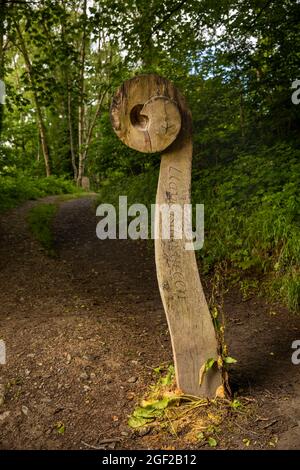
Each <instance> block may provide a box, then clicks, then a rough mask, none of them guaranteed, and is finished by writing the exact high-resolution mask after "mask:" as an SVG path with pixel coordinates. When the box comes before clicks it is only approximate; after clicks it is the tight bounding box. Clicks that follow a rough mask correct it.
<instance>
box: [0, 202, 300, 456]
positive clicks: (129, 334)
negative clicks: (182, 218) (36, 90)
mask: <svg viewBox="0 0 300 470" xmlns="http://www.w3.org/2000/svg"><path fill="white" fill-rule="evenodd" d="M57 200H58V199H57V198H46V199H44V200H43V201H38V202H33V201H30V202H28V203H26V204H25V205H23V206H22V207H20V208H17V209H15V210H13V211H10V212H9V213H6V214H4V215H2V216H1V218H0V285H1V291H0V339H1V338H2V339H4V340H5V343H6V347H7V364H6V365H0V394H1V385H2V391H3V389H4V388H5V397H4V403H3V404H2V405H0V449H85V448H89V446H90V448H92V447H105V448H117V449H140V448H141V449H142V448H143V449H145V448H146V449H160V448H174V449H180V448H181V449H182V448H198V447H199V448H200V447H201V448H208V446H207V445H203V443H202V444H201V443H197V440H196V441H195V440H193V439H188V438H187V436H188V435H190V434H191V433H190V431H191V430H189V429H188V423H187V429H183V430H182V432H181V433H179V434H178V435H177V436H175V437H174V435H172V433H170V431H169V430H168V429H167V428H166V429H161V430H159V431H158V430H157V429H155V430H151V429H150V430H149V429H147V430H146V431H142V432H133V431H132V430H131V429H129V428H128V426H127V419H128V415H129V414H130V413H131V412H132V410H133V409H134V407H135V404H136V403H137V402H138V400H139V399H140V397H141V396H143V394H144V393H145V392H146V391H147V390H148V389H149V386H150V384H151V383H153V380H154V374H153V367H156V366H158V365H160V364H162V363H166V364H169V363H171V362H172V354H171V347H170V339H169V334H168V329H167V324H166V320H165V316H164V312H163V308H162V304H161V301H160V297H159V292H158V287H157V282H156V275H155V265H154V256H153V253H152V251H151V250H149V249H148V246H147V243H145V242H141V241H139V242H137V241H130V240H122V241H121V240H120V241H118V240H116V241H113V240H107V241H100V240H98V239H97V238H96V234H95V228H96V223H97V220H96V217H95V209H94V201H93V199H92V198H89V197H85V198H80V199H71V200H68V201H64V202H60V209H59V212H58V215H57V217H56V219H55V224H54V228H53V229H54V234H55V248H56V252H57V257H55V258H50V257H48V256H47V255H46V254H45V253H44V251H43V250H42V249H41V247H40V246H39V244H38V243H37V242H36V241H35V240H33V239H32V237H31V235H30V233H29V232H28V228H27V224H26V214H27V211H28V210H29V209H30V208H31V207H32V206H33V205H34V204H38V203H41V202H51V201H57ZM207 293H208V294H209V288H208V287H207ZM225 313H226V319H227V343H228V345H229V349H230V355H231V356H233V357H235V358H237V359H238V363H237V364H236V365H234V366H233V367H232V370H231V383H232V388H233V390H234V392H235V393H236V394H237V395H238V396H239V397H245V398H240V399H241V401H242V402H243V403H245V404H246V405H245V407H244V408H243V410H228V411H227V412H226V416H225V419H224V420H223V422H222V423H221V424H220V426H219V429H217V431H216V433H217V434H216V440H217V443H218V445H217V448H220V449H245V448H248V449H251V448H254V449H263V448H264V449H266V448H268V449H273V448H280V449H297V448H300V366H298V367H297V366H295V365H293V364H292V363H291V354H292V349H291V344H292V341H294V340H296V339H300V318H299V317H297V316H293V315H291V314H290V313H289V312H288V311H287V310H286V309H284V308H282V307H280V306H279V305H271V304H268V303H267V302H266V301H264V300H263V299H261V298H257V297H252V298H250V299H249V300H248V301H242V298H241V295H240V293H239V292H238V291H236V290H232V291H231V292H229V293H228V294H227V295H226V298H225ZM0 401H1V397H0ZM247 404H248V405H247ZM107 440H108V442H107ZM104 441H105V442H104Z"/></svg>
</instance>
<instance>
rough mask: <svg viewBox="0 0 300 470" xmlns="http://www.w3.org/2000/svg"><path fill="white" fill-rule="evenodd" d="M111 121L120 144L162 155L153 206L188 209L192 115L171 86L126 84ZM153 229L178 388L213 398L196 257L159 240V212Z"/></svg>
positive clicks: (217, 381)
mask: <svg viewBox="0 0 300 470" xmlns="http://www.w3.org/2000/svg"><path fill="white" fill-rule="evenodd" d="M111 121H112V125H113V128H114V130H115V132H116V134H117V135H118V137H119V138H120V139H121V140H122V141H123V142H124V144H126V145H128V146H129V147H131V148H133V149H135V150H138V151H140V152H162V157H161V167H160V174H159V181H158V188H157V196H156V204H180V205H181V206H183V205H184V204H187V203H189V202H190V191H191V189H190V188H191V165H192V121H191V113H190V111H189V109H188V107H187V105H186V102H185V100H184V98H183V96H182V95H181V94H180V93H179V92H178V90H177V89H176V88H175V87H174V86H173V84H172V83H171V82H169V81H168V80H166V79H164V78H162V77H160V76H158V75H155V74H149V75H140V76H137V77H134V78H132V79H131V80H128V81H126V82H125V83H123V85H122V86H121V87H120V89H119V90H118V91H117V93H116V94H115V96H114V99H113V102H112V106H111ZM155 224H156V229H157V230H158V237H157V239H156V240H155V260H156V269H157V278H158V284H159V290H160V294H161V298H162V302H163V306H164V309H165V313H166V316H167V321H168V325H169V330H170V335H171V341H172V348H173V354H174V363H175V371H176V380H177V385H178V387H179V388H180V389H181V390H182V391H183V392H185V393H187V394H190V395H194V396H202V397H214V396H215V395H216V391H217V389H218V388H219V387H220V386H221V385H222V376H221V372H220V371H219V370H218V368H217V366H216V365H215V366H213V367H212V368H211V369H210V370H208V371H207V373H205V374H204V376H203V380H201V381H200V380H199V373H200V370H201V367H202V366H203V365H204V364H205V363H206V361H207V360H208V359H217V357H218V345H217V340H216V335H215V331H214V327H213V323H212V319H211V316H210V312H209V309H208V306H207V302H206V300H205V296H204V292H203V289H202V285H201V281H200V278H199V273H198V268H197V263H196V258H195V252H194V251H193V250H186V248H185V243H186V240H185V239H184V238H182V239H174V238H171V239H169V240H167V239H163V238H162V237H161V236H160V235H161V224H160V213H159V212H156V215H155ZM202 370H203V369H202ZM200 375H202V374H200ZM200 382H201V384H200Z"/></svg>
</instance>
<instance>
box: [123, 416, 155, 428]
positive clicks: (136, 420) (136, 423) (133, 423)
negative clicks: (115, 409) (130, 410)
mask: <svg viewBox="0 0 300 470" xmlns="http://www.w3.org/2000/svg"><path fill="white" fill-rule="evenodd" d="M151 421H153V420H149V419H145V418H142V417H140V416H139V417H137V416H130V418H129V420H128V426H130V427H131V428H133V429H136V428H141V427H143V426H146V425H147V424H148V423H150V422H151Z"/></svg>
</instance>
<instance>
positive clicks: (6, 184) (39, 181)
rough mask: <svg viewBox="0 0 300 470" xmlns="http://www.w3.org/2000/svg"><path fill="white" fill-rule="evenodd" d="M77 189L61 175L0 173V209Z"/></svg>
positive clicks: (72, 191)
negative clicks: (12, 174) (36, 175)
mask: <svg viewBox="0 0 300 470" xmlns="http://www.w3.org/2000/svg"><path fill="white" fill-rule="evenodd" d="M77 191H78V188H76V186H75V185H74V184H73V183H72V182H71V181H69V180H66V179H64V178H62V177H60V178H58V177H55V176H50V177H49V178H34V177H31V176H27V175H23V174H16V175H15V176H2V175H0V196H1V199H0V211H4V210H6V209H10V208H11V207H14V206H16V205H17V204H19V203H21V202H23V201H26V200H28V199H37V198H39V197H44V196H48V195H54V194H66V193H74V192H77Z"/></svg>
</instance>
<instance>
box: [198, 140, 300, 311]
mask: <svg viewBox="0 0 300 470" xmlns="http://www.w3.org/2000/svg"><path fill="white" fill-rule="evenodd" d="M299 157H300V151H299V150H298V149H296V148H293V147H291V146H288V145H286V144H280V145H276V146H274V147H272V148H263V149H261V150H260V152H259V153H255V154H251V155H247V154H242V155H240V156H239V157H238V158H236V159H235V160H234V162H232V163H229V164H227V165H226V166H224V165H222V166H221V165H219V166H216V167H214V168H213V169H212V168H211V169H207V170H203V171H202V172H201V173H196V174H195V175H194V191H193V200H194V203H196V202H197V203H203V202H204V204H205V230H206V232H205V242H204V247H203V250H201V252H200V253H199V255H200V258H201V260H202V266H203V270H204V271H205V272H209V271H211V269H213V267H214V266H215V265H216V264H217V263H219V262H220V261H224V260H226V261H227V262H228V263H229V265H230V266H231V268H232V269H233V270H237V271H240V272H244V273H246V274H247V273H251V272H252V273H253V272H254V273H255V274H256V275H264V274H269V275H271V279H272V282H271V284H270V285H269V287H270V286H271V291H272V290H273V292H275V291H276V292H277V295H278V299H281V300H283V301H284V302H285V303H286V304H287V305H288V306H289V307H290V308H292V309H296V308H297V306H298V305H299V300H300V296H299V271H298V268H297V266H299V260H300V239H299V222H300V221H299V191H298V186H299V176H300V162H299ZM272 286H273V288H272Z"/></svg>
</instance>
